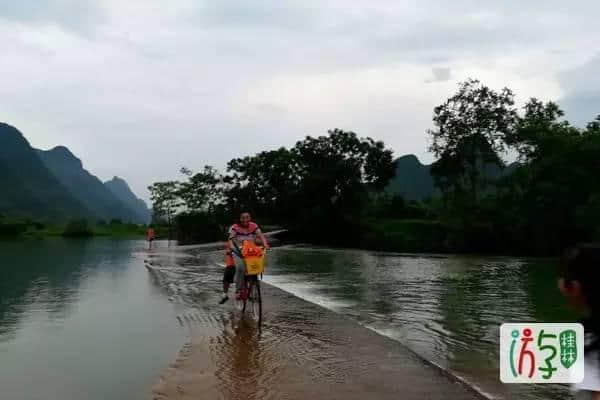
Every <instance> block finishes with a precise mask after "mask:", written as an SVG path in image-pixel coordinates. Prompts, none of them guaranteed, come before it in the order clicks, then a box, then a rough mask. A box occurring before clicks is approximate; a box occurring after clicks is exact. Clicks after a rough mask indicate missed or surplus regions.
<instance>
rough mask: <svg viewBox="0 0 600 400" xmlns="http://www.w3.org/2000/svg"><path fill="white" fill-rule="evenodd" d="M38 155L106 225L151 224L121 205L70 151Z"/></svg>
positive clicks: (56, 151)
mask: <svg viewBox="0 0 600 400" xmlns="http://www.w3.org/2000/svg"><path fill="white" fill-rule="evenodd" d="M37 153H38V156H39V157H40V159H41V160H42V162H44V164H45V165H46V167H47V168H48V169H49V170H50V171H51V172H52V173H53V174H54V176H56V177H57V178H58V180H59V181H60V182H61V183H62V184H63V185H64V186H65V187H66V188H67V189H68V190H69V191H70V192H71V194H72V195H73V196H74V197H75V198H76V199H77V200H79V201H80V202H81V203H83V204H85V205H86V206H87V207H88V209H89V210H90V211H91V212H92V213H94V215H95V216H96V217H97V218H99V219H104V220H106V221H110V220H111V219H120V220H122V221H128V222H135V223H140V224H143V223H146V222H148V219H147V218H145V217H142V216H140V215H139V211H138V210H136V208H132V207H130V206H129V205H127V204H126V203H124V202H123V201H121V200H120V199H119V197H117V196H115V195H114V194H113V192H112V191H110V190H109V189H108V188H107V187H106V186H105V185H104V184H103V183H102V181H101V180H100V179H98V178H97V177H96V176H94V175H92V174H90V173H89V172H88V171H87V170H85V169H84V168H83V163H82V162H81V160H80V159H79V158H77V157H75V155H73V153H71V151H70V150H69V149H68V148H66V147H64V146H57V147H55V148H53V149H51V150H45V151H44V150H37ZM136 207H138V206H136ZM139 207H141V206H139ZM143 207H145V204H144V205H143Z"/></svg>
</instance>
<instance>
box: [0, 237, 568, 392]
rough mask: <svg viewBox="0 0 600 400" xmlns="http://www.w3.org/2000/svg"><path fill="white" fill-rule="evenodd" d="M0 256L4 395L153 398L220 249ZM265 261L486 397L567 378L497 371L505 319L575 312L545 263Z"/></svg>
mask: <svg viewBox="0 0 600 400" xmlns="http://www.w3.org/2000/svg"><path fill="white" fill-rule="evenodd" d="M0 260H2V262H1V263H0V277H1V279H0V387H1V388H2V396H1V397H2V398H3V399H5V398H6V399H8V400H13V399H28V400H36V399H44V400H52V399H71V398H73V399H74V398H85V399H107V398H110V399H125V398H126V399H134V400H135V399H147V398H149V397H150V394H149V393H150V392H149V391H150V387H151V386H152V385H153V383H155V382H156V380H157V379H158V377H159V375H160V374H161V371H163V370H164V369H165V368H166V367H167V366H168V365H169V363H170V362H171V361H173V359H174V358H175V355H176V353H177V352H178V351H179V349H181V348H182V346H183V344H184V343H185V342H186V341H187V340H188V338H187V337H186V330H185V329H184V325H185V324H184V323H182V319H183V318H187V317H186V316H187V315H188V314H190V312H189V310H190V309H193V308H195V307H198V308H199V307H204V308H206V307H208V306H204V305H202V304H210V307H211V309H214V304H213V303H214V302H215V300H216V299H217V298H218V292H219V286H220V280H221V274H220V273H221V269H222V253H221V252H210V251H207V250H206V249H196V250H193V249H191V250H186V252H175V253H173V252H168V251H166V250H165V249H161V248H158V249H156V250H154V251H153V252H151V253H150V254H148V252H147V251H146V250H145V244H144V243H143V242H139V241H113V240H107V239H98V240H97V239H94V240H88V241H85V240H84V241H77V240H71V241H64V240H45V241H38V242H35V241H30V242H4V243H3V242H0ZM145 261H148V263H147V268H144V264H145ZM268 261H269V262H268V270H267V275H266V276H265V280H266V281H267V282H268V283H270V284H272V285H274V286H277V287H279V288H281V289H283V290H285V291H288V292H290V293H292V294H295V295H297V296H299V297H302V298H304V299H306V300H308V301H310V302H313V303H316V304H319V305H321V306H323V307H326V308H329V309H331V310H333V311H335V312H336V313H339V314H341V315H344V316H347V317H348V318H349V319H350V320H352V321H355V322H356V323H357V324H362V325H364V326H366V327H368V328H370V329H372V330H375V331H376V332H378V333H380V334H382V335H385V336H388V337H390V338H392V339H394V340H396V341H398V342H400V343H403V344H404V345H406V346H408V347H409V348H410V349H412V350H413V351H414V352H416V353H417V354H419V355H420V356H421V357H423V358H426V359H427V360H429V361H431V362H433V363H435V364H437V365H439V366H441V367H443V368H445V369H447V370H449V371H451V372H452V373H453V374H456V375H458V376H460V377H462V379H464V380H466V381H467V382H469V383H470V384H471V385H474V386H476V387H477V388H479V390H481V391H483V392H485V393H488V394H491V395H493V396H496V397H501V398H519V399H522V398H523V399H546V398H554V399H561V398H565V395H566V393H567V389H566V388H565V387H564V386H552V385H502V384H500V383H499V380H498V365H497V364H498V361H497V360H498V327H499V324H500V323H502V322H511V321H512V322H517V321H521V322H522V321H530V322H533V321H543V322H558V321H570V320H573V318H574V316H573V315H572V314H571V313H570V312H569V311H568V310H567V309H566V307H565V306H564V304H563V301H562V299H561V297H560V294H559V293H558V291H557V289H556V283H555V268H554V265H553V262H552V260H527V259H517V258H506V257H459V256H437V255H401V254H393V253H374V252H368V251H356V250H331V249H311V248H298V247H290V248H279V249H274V250H273V251H271V253H270V255H269V260H268ZM265 301H268V298H267V299H265ZM217 310H218V309H217ZM211 312H213V311H211ZM192 314H193V313H192ZM192 314H190V315H192ZM271 328H273V329H275V328H277V327H274V326H273V327H271Z"/></svg>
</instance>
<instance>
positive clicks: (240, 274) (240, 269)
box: [235, 260, 246, 294]
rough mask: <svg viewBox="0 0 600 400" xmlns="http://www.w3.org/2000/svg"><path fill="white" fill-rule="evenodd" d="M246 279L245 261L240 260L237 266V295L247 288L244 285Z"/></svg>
mask: <svg viewBox="0 0 600 400" xmlns="http://www.w3.org/2000/svg"><path fill="white" fill-rule="evenodd" d="M245 277H246V265H245V264H244V262H243V260H240V261H239V262H237V263H236V264H235V291H236V294H237V293H239V291H240V290H242V289H243V288H244V287H245V285H244V283H245V282H244V279H245Z"/></svg>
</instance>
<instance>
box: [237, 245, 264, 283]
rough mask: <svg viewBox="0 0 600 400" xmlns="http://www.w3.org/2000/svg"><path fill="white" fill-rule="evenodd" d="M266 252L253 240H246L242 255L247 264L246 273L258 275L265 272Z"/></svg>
mask: <svg viewBox="0 0 600 400" xmlns="http://www.w3.org/2000/svg"><path fill="white" fill-rule="evenodd" d="M265 254H266V252H265V251H264V250H263V249H262V248H260V247H258V246H257V245H255V244H254V243H252V242H249V241H247V240H244V243H243V245H242V256H243V260H244V264H245V265H246V275H258V274H262V273H264V272H265Z"/></svg>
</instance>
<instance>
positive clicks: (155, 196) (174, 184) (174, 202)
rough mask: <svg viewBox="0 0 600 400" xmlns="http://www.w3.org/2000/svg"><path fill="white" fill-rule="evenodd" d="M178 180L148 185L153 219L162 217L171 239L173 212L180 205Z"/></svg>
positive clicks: (175, 211)
mask: <svg viewBox="0 0 600 400" xmlns="http://www.w3.org/2000/svg"><path fill="white" fill-rule="evenodd" d="M179 186H180V183H179V182H178V181H167V182H156V183H154V184H152V185H151V186H149V187H148V190H149V191H150V199H151V200H152V210H153V212H154V216H153V218H154V219H157V220H160V219H164V220H165V221H166V223H167V225H168V227H169V239H171V231H172V224H173V219H174V217H175V214H176V213H177V211H178V210H179V208H180V207H181V199H180V197H179Z"/></svg>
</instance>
